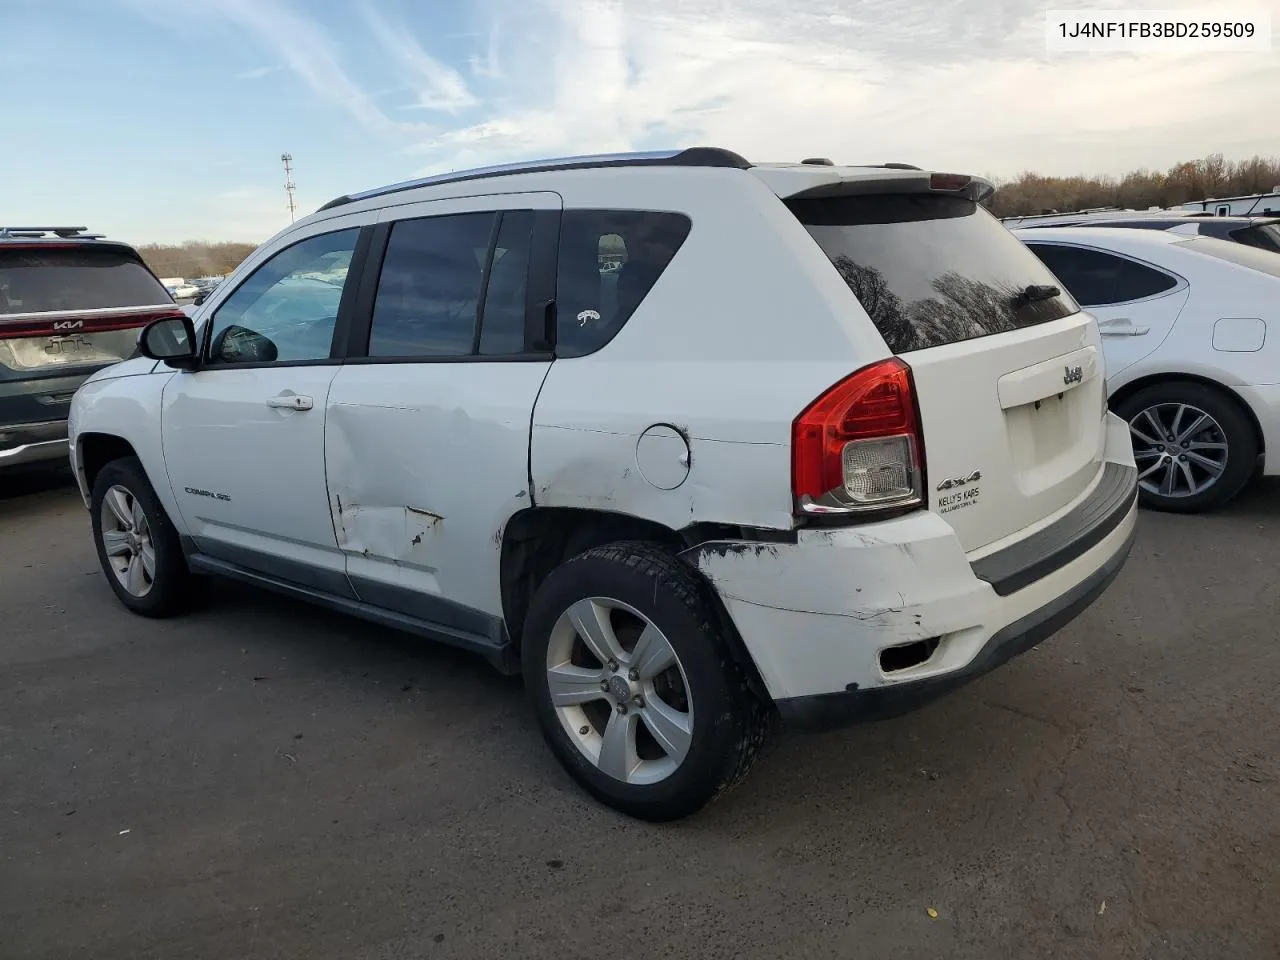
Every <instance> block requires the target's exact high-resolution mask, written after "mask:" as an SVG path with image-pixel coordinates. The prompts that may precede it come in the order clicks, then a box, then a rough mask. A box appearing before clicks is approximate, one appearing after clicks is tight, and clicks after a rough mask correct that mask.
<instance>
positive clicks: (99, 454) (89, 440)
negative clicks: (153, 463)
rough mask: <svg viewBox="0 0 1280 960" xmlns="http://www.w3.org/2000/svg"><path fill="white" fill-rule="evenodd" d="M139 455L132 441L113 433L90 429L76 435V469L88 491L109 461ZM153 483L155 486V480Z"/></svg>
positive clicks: (90, 490) (87, 491)
mask: <svg viewBox="0 0 1280 960" xmlns="http://www.w3.org/2000/svg"><path fill="white" fill-rule="evenodd" d="M137 456H138V451H137V450H135V449H134V446H133V444H132V443H130V442H129V441H128V440H126V439H125V438H124V437H121V436H118V435H116V434H113V433H100V432H98V431H92V430H90V431H85V432H83V433H81V434H79V435H78V436H77V437H76V470H77V472H78V473H79V474H80V476H81V478H82V479H83V480H84V485H83V488H84V490H85V492H86V493H92V491H93V484H94V481H95V480H97V478H98V474H99V473H101V472H102V468H103V467H105V466H106V465H107V464H108V463H110V462H111V461H113V460H120V459H122V458H124V457H137ZM139 459H141V458H139ZM144 469H145V465H144ZM151 485H152V486H153V487H154V486H155V481H154V480H153V481H152V484H151Z"/></svg>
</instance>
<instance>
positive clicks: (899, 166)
mask: <svg viewBox="0 0 1280 960" xmlns="http://www.w3.org/2000/svg"><path fill="white" fill-rule="evenodd" d="M876 166H878V167H884V168H885V169H886V170H919V169H920V168H919V167H917V166H916V165H915V164H914V163H878V164H876Z"/></svg>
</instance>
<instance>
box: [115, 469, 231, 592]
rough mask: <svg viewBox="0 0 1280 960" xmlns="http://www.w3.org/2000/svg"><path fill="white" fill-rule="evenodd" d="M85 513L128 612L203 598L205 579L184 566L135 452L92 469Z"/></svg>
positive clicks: (174, 534)
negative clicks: (95, 471)
mask: <svg viewBox="0 0 1280 960" xmlns="http://www.w3.org/2000/svg"><path fill="white" fill-rule="evenodd" d="M90 515H91V516H92V518H93V520H92V522H93V540H94V544H95V545H96V546H97V548H98V562H99V563H101V564H102V572H103V573H104V574H105V575H106V578H107V583H108V584H110V585H111V589H112V590H114V591H115V594H116V596H117V597H119V598H120V602H121V603H123V604H124V605H125V606H126V607H128V608H129V609H130V610H132V611H133V612H134V613H138V614H141V615H143V616H145V617H167V616H173V615H174V614H177V613H183V612H185V611H186V610H188V609H191V608H192V607H194V606H196V605H197V604H199V603H200V602H201V601H202V600H203V599H204V595H205V592H206V588H207V581H206V579H205V578H204V577H196V576H194V575H193V574H192V573H191V571H190V570H189V569H188V568H187V562H186V559H185V558H184V557H183V555H182V546H181V544H180V543H179V540H178V531H177V530H176V529H174V526H173V523H172V522H171V521H170V520H169V516H168V514H166V513H165V511H164V507H163V506H162V505H161V504H160V499H159V497H157V496H156V492H155V490H154V489H153V488H152V486H151V482H150V481H149V480H148V479H147V474H146V471H145V470H143V468H142V463H141V462H140V461H139V460H138V459H137V458H136V457H126V458H123V459H120V460H113V461H112V462H111V463H108V464H107V465H106V466H104V467H103V468H102V469H101V470H100V471H99V472H98V476H97V477H96V478H95V479H94V481H93V493H92V496H91V499H90Z"/></svg>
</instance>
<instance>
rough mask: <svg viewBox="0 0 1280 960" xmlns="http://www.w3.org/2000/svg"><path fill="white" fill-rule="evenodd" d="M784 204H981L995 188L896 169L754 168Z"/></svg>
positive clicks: (960, 177)
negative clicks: (921, 197) (907, 198)
mask: <svg viewBox="0 0 1280 960" xmlns="http://www.w3.org/2000/svg"><path fill="white" fill-rule="evenodd" d="M747 172H748V173H750V174H752V175H754V176H756V177H759V178H760V179H761V180H763V181H764V183H765V184H766V185H767V186H768V187H769V189H770V190H772V191H773V192H774V193H776V194H777V195H778V196H779V197H780V198H781V199H783V200H814V199H819V198H822V197H847V196H855V195H858V194H871V193H938V194H944V195H947V196H953V197H963V198H965V199H966V200H972V201H974V202H975V203H982V202H983V201H984V200H987V199H988V198H990V196H991V195H992V194H993V193H995V186H994V185H993V184H992V183H991V182H990V181H988V180H984V179H982V178H981V177H971V176H969V175H968V174H963V173H933V172H930V171H928V170H916V169H908V168H906V167H905V165H903V166H897V167H834V166H833V167H828V166H821V165H817V164H814V165H808V166H781V167H752V168H751V169H750V170H749V171H747Z"/></svg>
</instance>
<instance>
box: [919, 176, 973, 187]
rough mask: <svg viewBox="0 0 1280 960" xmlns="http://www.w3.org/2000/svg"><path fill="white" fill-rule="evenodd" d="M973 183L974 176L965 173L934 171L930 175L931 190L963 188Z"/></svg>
mask: <svg viewBox="0 0 1280 960" xmlns="http://www.w3.org/2000/svg"><path fill="white" fill-rule="evenodd" d="M971 183H973V177H968V176H965V175H964V174H963V173H932V174H930V175H929V189H930V190H963V189H965V187H967V186H969V184H971Z"/></svg>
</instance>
